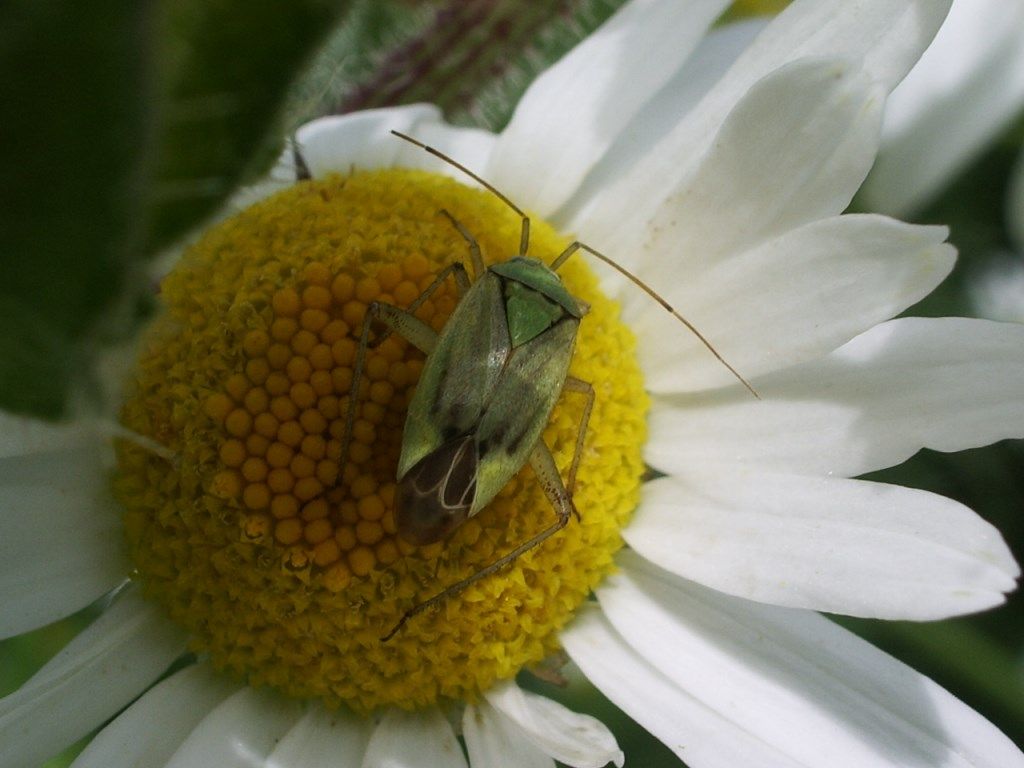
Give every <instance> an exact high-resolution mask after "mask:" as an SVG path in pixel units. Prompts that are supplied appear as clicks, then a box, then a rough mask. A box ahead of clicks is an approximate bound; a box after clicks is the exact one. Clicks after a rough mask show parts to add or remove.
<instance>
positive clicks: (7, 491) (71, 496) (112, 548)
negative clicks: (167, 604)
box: [0, 432, 130, 638]
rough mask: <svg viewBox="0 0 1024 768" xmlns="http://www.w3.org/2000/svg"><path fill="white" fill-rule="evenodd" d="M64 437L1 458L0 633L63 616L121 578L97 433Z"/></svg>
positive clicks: (116, 529) (119, 546)
mask: <svg viewBox="0 0 1024 768" xmlns="http://www.w3.org/2000/svg"><path fill="white" fill-rule="evenodd" d="M58 434H59V432H58ZM68 442H69V447H67V448H57V447H56V446H54V447H53V448H52V449H51V450H48V451H44V450H42V444H41V443H34V444H33V451H34V452H32V453H28V454H25V455H20V456H19V455H12V456H8V457H6V458H0V521H2V525H3V529H4V533H3V536H0V562H2V563H3V568H2V569H0V606H2V608H0V638H3V637H10V636H12V635H17V634H20V633H22V632H26V631H28V630H30V629H35V628H36V627H40V626H43V625H44V624H49V623H50V622H52V621H56V620H57V619H59V618H62V617H64V616H67V615H69V614H71V613H73V612H75V611H76V610H78V609H79V608H82V607H84V606H86V605H88V604H89V603H91V602H92V601H93V600H96V599H97V598H99V597H100V596H102V595H103V594H105V593H106V592H108V591H110V590H111V589H113V588H114V587H116V586H117V585H118V584H120V583H121V582H122V581H124V580H125V578H127V575H128V571H129V569H130V566H129V564H128V560H127V558H126V557H125V554H124V551H123V535H124V534H123V531H122V529H121V516H120V511H119V509H118V506H117V503H116V502H115V501H114V499H113V498H112V497H111V494H110V490H109V488H108V478H107V476H106V473H105V469H104V465H103V461H102V451H100V450H98V441H95V440H88V439H85V440H79V439H77V437H76V438H72V439H69V441H68Z"/></svg>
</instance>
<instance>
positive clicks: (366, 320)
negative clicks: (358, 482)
mask: <svg viewBox="0 0 1024 768" xmlns="http://www.w3.org/2000/svg"><path fill="white" fill-rule="evenodd" d="M460 266H461V265H460ZM374 322H380V323H384V325H386V326H387V328H388V331H387V333H388V334H390V333H392V332H397V333H398V334H399V335H400V336H402V338H404V339H406V340H407V341H408V342H409V343H410V344H412V345H413V346H414V347H416V348H417V349H418V350H420V351H421V352H423V354H425V355H429V354H430V352H431V351H432V350H433V349H434V345H435V344H436V343H437V332H436V331H435V330H434V329H433V328H431V327H430V326H429V325H427V324H426V323H424V322H423V321H422V320H420V319H419V318H418V317H416V316H414V315H412V314H411V313H409V312H408V311H407V310H404V309H401V308H399V307H395V306H392V305H391V304H383V303H381V302H379V301H374V302H371V304H370V306H369V307H367V308H366V315H365V316H364V317H363V330H362V333H361V334H360V335H359V348H358V350H357V351H356V363H355V367H354V368H353V369H352V388H351V389H350V390H349V394H348V413H347V414H345V433H344V435H343V436H342V440H341V458H340V459H339V461H338V477H342V476H343V473H344V471H345V465H346V464H348V449H349V446H350V445H351V444H352V430H353V429H355V425H356V402H357V400H358V399H359V385H360V384H361V383H362V378H363V367H364V366H365V364H366V349H367V347H369V346H370V327H371V326H372V325H373V323H374Z"/></svg>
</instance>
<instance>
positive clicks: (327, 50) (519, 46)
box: [289, 0, 625, 130]
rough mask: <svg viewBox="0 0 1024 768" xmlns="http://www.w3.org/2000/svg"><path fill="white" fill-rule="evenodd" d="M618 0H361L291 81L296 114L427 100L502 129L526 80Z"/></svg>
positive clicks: (452, 114) (466, 120)
mask: <svg viewBox="0 0 1024 768" xmlns="http://www.w3.org/2000/svg"><path fill="white" fill-rule="evenodd" d="M624 1H625V0H539V1H537V2H531V3H523V2H521V1H520V0H475V2H466V1H465V0H450V1H449V2H434V3H419V4H410V3H407V2H400V0H359V1H358V2H357V3H356V4H355V5H354V6H353V9H352V13H351V14H350V15H349V17H348V20H347V23H346V25H345V26H344V27H342V28H341V29H340V30H339V31H338V32H337V33H336V34H335V36H334V37H332V39H331V40H330V41H329V42H328V43H327V45H326V46H325V47H324V49H323V51H322V53H321V55H320V56H319V57H318V58H317V60H316V61H315V62H314V65H313V66H312V67H311V69H310V72H309V74H308V76H307V77H306V78H305V79H304V80H303V81H302V82H301V83H300V84H299V86H298V88H297V89H296V91H295V93H294V97H293V100H292V104H291V107H290V111H289V112H290V114H291V115H293V116H294V117H293V120H292V123H293V125H297V124H298V123H301V122H303V121H305V120H308V119H310V118H312V117H316V116H318V115H322V114H329V113H339V114H340V113H345V112H351V111H354V110H359V109H370V108H375V107H386V106H394V105H398V104H411V103H414V102H418V101H424V102H430V103H432V104H436V105H438V106H440V107H441V108H442V110H444V112H445V114H446V116H447V117H448V119H449V120H451V121H452V122H454V123H457V124H462V125H475V126H478V127H483V128H487V129H489V130H500V129H501V128H502V127H503V126H504V125H505V124H506V123H507V122H508V119H509V117H511V115H512V110H513V109H514V107H515V104H516V102H518V100H519V97H520V96H521V95H522V93H523V91H525V90H526V87H527V86H528V85H529V84H530V82H532V81H533V79H534V78H535V77H536V76H537V75H538V74H540V72H542V71H543V70H544V69H546V68H547V67H548V66H550V65H551V64H553V63H554V62H555V61H557V60H558V59H560V58H561V57H562V56H563V55H565V54H566V53H567V52H568V51H569V50H570V49H571V48H572V47H573V46H575V45H576V44H577V43H578V42H580V41H581V40H583V38H585V37H586V36H587V35H589V34H590V33H591V32H592V31H593V30H595V29H596V28H597V27H598V26H600V25H601V23H602V22H604V21H605V20H606V19H607V18H608V17H609V16H611V14H612V13H613V12H614V11H615V10H616V9H617V8H618V7H619V6H621V5H622V4H623V3H624Z"/></svg>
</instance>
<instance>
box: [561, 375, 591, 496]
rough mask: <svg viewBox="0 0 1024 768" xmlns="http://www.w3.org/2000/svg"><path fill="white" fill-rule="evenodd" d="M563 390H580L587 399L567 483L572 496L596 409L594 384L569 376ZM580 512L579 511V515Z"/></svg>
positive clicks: (566, 485) (577, 433)
mask: <svg viewBox="0 0 1024 768" xmlns="http://www.w3.org/2000/svg"><path fill="white" fill-rule="evenodd" d="M562 391H563V392H579V393H580V394H582V395H583V396H584V397H585V398H586V399H587V401H586V403H585V404H584V406H583V415H582V416H580V423H579V430H578V431H577V432H576V449H575V450H574V451H573V454H572V464H570V465H569V477H568V482H567V483H566V484H565V487H566V490H567V491H568V492H569V496H570V498H571V497H572V495H573V493H574V492H575V491H576V471H577V470H578V469H579V468H580V459H582V458H583V441H584V440H585V439H586V437H587V428H588V427H589V426H590V414H591V412H592V411H593V410H594V399H595V397H596V396H595V394H594V385H593V384H591V383H590V382H589V381H583V379H577V378H575V377H574V376H567V377H566V379H565V386H564V387H563V388H562ZM578 514H579V513H577V516H578Z"/></svg>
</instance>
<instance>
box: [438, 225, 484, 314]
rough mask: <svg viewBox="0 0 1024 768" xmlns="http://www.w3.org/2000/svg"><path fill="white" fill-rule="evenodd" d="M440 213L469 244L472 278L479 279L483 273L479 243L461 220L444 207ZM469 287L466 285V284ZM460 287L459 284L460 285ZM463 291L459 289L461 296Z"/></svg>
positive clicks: (482, 260) (482, 259) (482, 258)
mask: <svg viewBox="0 0 1024 768" xmlns="http://www.w3.org/2000/svg"><path fill="white" fill-rule="evenodd" d="M441 213H442V214H444V215H445V216H447V217H448V221H450V222H451V223H452V226H453V227H455V229H457V230H458V232H459V234H460V235H462V238H463V240H465V241H466V243H467V244H468V245H469V258H470V259H471V260H472V262H473V279H474V280H479V279H480V276H481V275H482V274H483V273H484V257H483V254H481V253H480V244H479V243H477V241H476V238H475V237H473V235H471V234H470V233H469V230H468V229H466V228H465V227H464V226H462V222H461V221H459V220H458V219H456V218H455V217H454V216H452V215H451V214H450V213H449V212H448V211H446V210H445V209H444V208H442V209H441ZM466 287H467V288H468V287H469V286H468V285H467V286H466ZM460 288H461V286H460ZM464 293H465V291H464V290H461V289H460V291H459V296H460V297H461V296H462V295H463V294H464Z"/></svg>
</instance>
